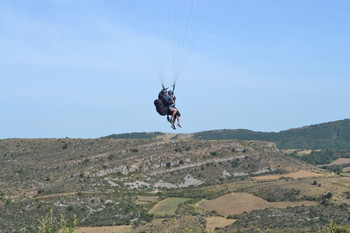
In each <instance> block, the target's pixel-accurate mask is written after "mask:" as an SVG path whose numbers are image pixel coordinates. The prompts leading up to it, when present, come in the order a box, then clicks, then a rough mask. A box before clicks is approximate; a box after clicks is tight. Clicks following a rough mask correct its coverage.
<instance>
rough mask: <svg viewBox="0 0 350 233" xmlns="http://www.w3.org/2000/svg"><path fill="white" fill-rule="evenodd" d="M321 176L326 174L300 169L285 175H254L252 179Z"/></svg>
mask: <svg viewBox="0 0 350 233" xmlns="http://www.w3.org/2000/svg"><path fill="white" fill-rule="evenodd" d="M319 176H324V175H323V174H320V173H315V172H311V171H305V170H300V171H297V172H292V173H288V174H285V175H270V176H258V177H253V178H252V179H253V180H277V179H279V178H281V177H286V178H293V179H298V178H308V177H319Z"/></svg>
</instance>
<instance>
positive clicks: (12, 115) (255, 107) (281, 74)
mask: <svg viewBox="0 0 350 233" xmlns="http://www.w3.org/2000/svg"><path fill="white" fill-rule="evenodd" d="M145 1H149V0H145ZM130 6H131V5H130V4H126V2H125V0H123V1H122V0H116V1H111V0H31V1H27V0H1V1H0V81H1V85H0V106H1V110H2V111H1V114H0V138H13V137H22V138H34V137H35V138H36V137H79V138H94V137H100V136H105V135H108V134H112V133H125V132H144V131H147V132H152V131H162V132H177V133H190V132H197V131H202V130H213V129H237V128H246V129H251V130H258V131H280V130H285V129H288V128H294V127H299V126H304V125H310V124H315V123H322V122H328V121H333V120H340V119H345V118H348V116H349V113H350V110H349V107H348V100H349V97H350V92H349V90H348V87H349V84H350V79H349V74H350V71H349V69H348V68H349V67H350V64H349V61H350V45H349V41H350V32H349V29H348V27H349V25H350V15H349V14H348V12H349V11H350V2H349V1H347V0H335V1H326V0H308V1H305V0H284V1H279V0H217V1H215V2H214V4H213V5H212V7H211V8H210V11H209V14H208V15H207V17H206V20H205V22H204V25H203V27H202V28H201V30H200V31H199V34H198V38H197V40H196V42H195V44H194V46H193V48H192V49H191V50H190V51H191V52H190V56H189V58H188V60H187V61H186V64H185V67H184V69H183V71H182V73H181V77H180V78H179V80H178V83H177V89H176V96H177V107H178V108H179V110H180V111H181V113H182V115H183V129H179V130H177V131H173V130H172V129H171V128H170V127H169V124H168V123H167V122H166V121H165V119H164V118H162V117H161V116H159V115H157V113H156V112H155V108H154V106H153V100H154V99H155V98H156V96H157V94H158V92H159V90H160V81H159V78H158V77H157V75H156V71H155V69H154V67H153V66H152V65H151V61H150V60H151V58H150V57H149V56H148V54H147V53H146V52H145V51H144V49H143V48H142V46H140V40H141V41H142V40H143V39H142V38H144V37H145V36H146V35H145V34H143V33H142V31H140V30H135V26H134V25H133V24H132V21H138V20H141V18H137V17H136V18H132V20H130V19H131V15H134V13H135V12H134V9H132V8H131V7H130ZM143 20H144V19H143ZM146 21H147V19H146ZM146 23H147V22H146ZM169 85H170V84H169Z"/></svg>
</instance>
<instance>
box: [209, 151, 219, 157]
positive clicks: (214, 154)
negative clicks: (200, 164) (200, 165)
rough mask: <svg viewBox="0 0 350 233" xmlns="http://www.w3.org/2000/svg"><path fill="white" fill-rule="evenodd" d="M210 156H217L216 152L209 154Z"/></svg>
mask: <svg viewBox="0 0 350 233" xmlns="http://www.w3.org/2000/svg"><path fill="white" fill-rule="evenodd" d="M210 154H211V155H212V156H217V155H218V152H216V151H214V152H210Z"/></svg>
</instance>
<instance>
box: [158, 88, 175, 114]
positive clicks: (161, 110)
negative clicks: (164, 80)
mask: <svg viewBox="0 0 350 233" xmlns="http://www.w3.org/2000/svg"><path fill="white" fill-rule="evenodd" d="M162 87H163V90H168V89H169V87H168V88H165V86H164V85H163V84H162ZM172 87H173V91H174V90H175V84H174V85H172ZM154 106H156V110H157V112H158V113H159V115H161V116H165V115H168V112H169V108H168V106H167V107H165V106H164V103H163V101H162V100H161V99H160V96H158V99H156V100H155V101H154Z"/></svg>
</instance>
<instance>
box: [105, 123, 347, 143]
mask: <svg viewBox="0 0 350 233" xmlns="http://www.w3.org/2000/svg"><path fill="white" fill-rule="evenodd" d="M164 135H165V134H162V133H133V134H119V135H118V134H115V135H110V136H107V138H128V139H140V138H155V137H159V136H164ZM172 137H173V138H174V139H177V138H182V137H184V135H183V134H179V135H173V136H172ZM188 137H189V138H194V139H202V140H263V141H270V142H274V143H276V145H277V147H278V148H280V149H350V119H345V120H340V121H334V122H328V123H322V124H316V125H310V126H304V127H300V128H296V129H289V130H284V131H280V132H255V131H251V130H247V129H235V130H230V129H224V130H211V131H204V132H198V133H194V134H190V135H188Z"/></svg>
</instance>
